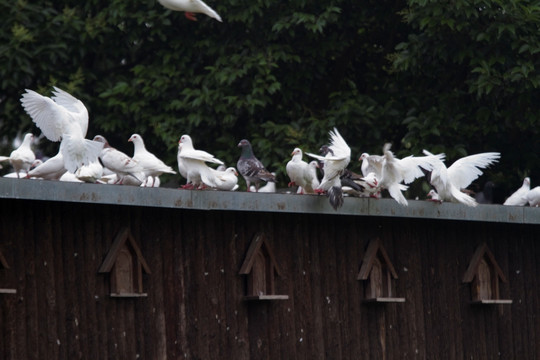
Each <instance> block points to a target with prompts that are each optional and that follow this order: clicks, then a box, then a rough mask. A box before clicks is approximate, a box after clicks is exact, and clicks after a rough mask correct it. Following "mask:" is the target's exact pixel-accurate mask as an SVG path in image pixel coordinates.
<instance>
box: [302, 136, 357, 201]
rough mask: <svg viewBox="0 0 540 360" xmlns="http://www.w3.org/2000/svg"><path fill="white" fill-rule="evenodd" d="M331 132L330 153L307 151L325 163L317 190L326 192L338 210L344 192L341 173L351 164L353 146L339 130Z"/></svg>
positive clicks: (309, 154)
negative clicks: (320, 153)
mask: <svg viewBox="0 0 540 360" xmlns="http://www.w3.org/2000/svg"><path fill="white" fill-rule="evenodd" d="M329 134H330V146H329V147H328V153H327V154H326V155H325V156H320V155H316V154H311V153H307V155H308V156H311V157H312V158H315V159H317V160H321V161H323V163H324V176H323V178H322V180H321V183H320V184H319V187H317V189H315V191H317V192H326V193H327V196H328V199H329V201H330V205H332V207H333V208H334V210H337V208H338V207H341V206H343V192H342V190H341V179H340V177H341V175H342V174H343V171H344V170H345V168H346V167H347V165H349V162H350V161H351V148H350V147H349V145H347V143H346V142H345V140H344V139H343V137H342V136H341V134H340V133H339V131H338V130H337V129H336V128H334V130H333V131H332V130H331V131H330V132H329Z"/></svg>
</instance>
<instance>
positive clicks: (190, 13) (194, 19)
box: [184, 11, 197, 21]
mask: <svg viewBox="0 0 540 360" xmlns="http://www.w3.org/2000/svg"><path fill="white" fill-rule="evenodd" d="M184 15H185V16H186V18H187V19H189V20H191V21H197V18H196V17H195V14H194V13H192V12H187V11H186V13H185V14H184Z"/></svg>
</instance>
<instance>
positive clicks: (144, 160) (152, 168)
mask: <svg viewBox="0 0 540 360" xmlns="http://www.w3.org/2000/svg"><path fill="white" fill-rule="evenodd" d="M128 141H131V142H132V143H133V146H134V149H135V150H134V153H133V160H135V161H137V162H138V163H139V165H140V166H141V168H142V171H143V172H144V175H145V178H148V177H149V176H152V177H153V178H155V177H156V176H159V175H161V174H163V173H169V174H176V171H174V170H173V169H172V167H170V166H169V165H166V164H165V163H164V162H163V161H161V160H160V159H158V158H157V157H156V156H155V155H154V154H152V153H151V152H149V151H148V150H146V147H145V146H144V141H143V138H142V136H141V135H139V134H133V135H131V137H130V138H129V140H128ZM151 186H154V184H153V183H152V185H151Z"/></svg>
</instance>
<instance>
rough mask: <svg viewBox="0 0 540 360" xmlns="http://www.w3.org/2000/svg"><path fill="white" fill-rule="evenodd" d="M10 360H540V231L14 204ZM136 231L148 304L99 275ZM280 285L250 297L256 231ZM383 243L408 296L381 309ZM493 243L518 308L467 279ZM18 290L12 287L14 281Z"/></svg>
mask: <svg viewBox="0 0 540 360" xmlns="http://www.w3.org/2000/svg"><path fill="white" fill-rule="evenodd" d="M0 209H1V211H2V216H1V217H0V251H2V253H3V254H4V257H5V258H6V261H7V262H8V264H9V265H10V269H0V288H2V287H6V286H7V287H12V288H15V289H16V290H17V293H16V294H0V358H1V359H6V360H8V359H13V360H15V359H36V360H38V359H40V360H41V359H70V360H71V359H138V358H139V359H155V360H160V359H205V360H206V359H235V360H241V359H272V360H276V359H284V360H285V359H286V360H288V359H306V360H313V359H396V360H397V359H399V360H403V359H496V358H501V359H540V342H539V340H538V339H540V319H539V309H540V281H539V280H538V274H540V265H539V264H540V242H539V241H540V240H539V239H538V232H539V227H538V226H534V225H515V224H498V223H489V224H487V223H481V222H463V221H441V220H422V219H416V220H415V219H400V218H377V217H354V216H338V215H336V216H323V215H303V214H290V213H249V212H234V211H195V210H182V209H161V208H138V207H122V206H109V205H99V204H96V205H93V204H74V203H59V202H44V201H41V202H40V201H23V200H6V199H4V200H1V202H0ZM126 226H127V227H128V228H129V229H130V230H131V232H132V234H133V236H134V238H135V240H136V241H137V243H138V244H139V246H140V248H141V250H142V253H143V256H144V258H145V259H146V261H147V263H148V265H149V267H150V269H151V272H152V273H151V274H145V275H144V278H143V286H144V292H145V293H147V294H148V296H147V297H140V298H111V297H110V296H109V295H108V294H109V279H108V277H107V275H104V274H98V272H97V271H98V268H99V267H100V265H101V263H102V262H103V260H104V258H105V256H106V255H107V253H108V251H109V249H110V246H111V244H112V242H113V240H114V239H115V237H116V235H117V233H118V232H119V231H120V230H121V229H122V228H123V227H126ZM260 231H262V232H264V233H265V234H266V236H267V241H268V244H269V245H270V246H271V247H272V250H273V252H274V255H275V256H276V259H277V262H278V263H279V266H280V269H281V272H282V274H281V276H280V277H278V278H277V282H276V292H277V294H280V295H281V294H282V295H289V299H288V300H279V301H259V302H257V301H245V300H244V299H243V295H244V293H245V290H246V282H245V278H244V277H243V276H240V275H238V271H239V269H240V266H241V264H242V263H243V261H244V257H245V254H246V251H247V249H248V247H249V245H250V243H251V240H252V239H253V236H254V235H255V234H256V233H257V232H260ZM376 237H379V238H380V239H381V242H382V244H383V245H384V247H385V248H386V250H387V252H388V254H389V257H390V259H391V261H392V262H393V264H394V267H395V269H396V271H397V273H398V277H399V278H398V279H397V283H396V292H397V296H399V297H405V298H406V302H405V303H389V304H383V305H366V304H363V303H362V299H363V296H364V290H363V283H362V282H361V281H358V280H356V279H357V275H358V272H359V270H360V262H361V260H362V258H363V256H364V253H365V251H366V248H367V245H368V243H369V241H370V240H371V239H373V238H376ZM482 242H486V243H487V244H488V246H489V248H490V249H491V251H492V252H493V253H494V255H495V257H496V260H497V261H498V263H499V265H500V266H501V268H502V270H503V272H504V273H505V275H506V276H507V278H508V283H507V284H502V286H501V295H502V298H504V299H512V300H513V304H511V305H493V306H479V305H471V304H470V303H469V302H470V299H471V291H470V285H469V284H464V283H462V278H463V274H464V273H465V271H466V270H467V267H468V264H469V261H470V259H471V257H472V255H473V253H474V251H475V249H476V247H477V246H478V245H479V244H481V243H482ZM4 285H6V286H4Z"/></svg>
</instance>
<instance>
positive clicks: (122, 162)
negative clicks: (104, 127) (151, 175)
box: [94, 135, 146, 186]
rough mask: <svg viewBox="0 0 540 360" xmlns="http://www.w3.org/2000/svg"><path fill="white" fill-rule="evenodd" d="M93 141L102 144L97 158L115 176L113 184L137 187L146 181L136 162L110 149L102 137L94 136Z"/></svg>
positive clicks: (120, 152) (118, 151)
mask: <svg viewBox="0 0 540 360" xmlns="http://www.w3.org/2000/svg"><path fill="white" fill-rule="evenodd" d="M94 141H97V142H101V143H102V144H103V149H102V150H101V152H100V154H99V158H100V159H101V162H102V164H103V166H104V167H105V168H106V169H109V170H110V171H112V172H113V173H115V174H116V181H115V182H114V183H115V184H124V185H136V186H139V185H140V184H141V183H143V182H144V181H145V180H146V179H145V174H144V172H143V168H142V167H141V166H140V165H139V163H138V162H137V161H136V160H133V159H132V158H131V157H130V156H128V155H127V154H125V153H123V152H122V151H120V150H117V149H115V148H114V147H112V146H111V145H110V144H109V142H108V141H107V139H105V137H103V136H102V135H96V136H95V137H94Z"/></svg>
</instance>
